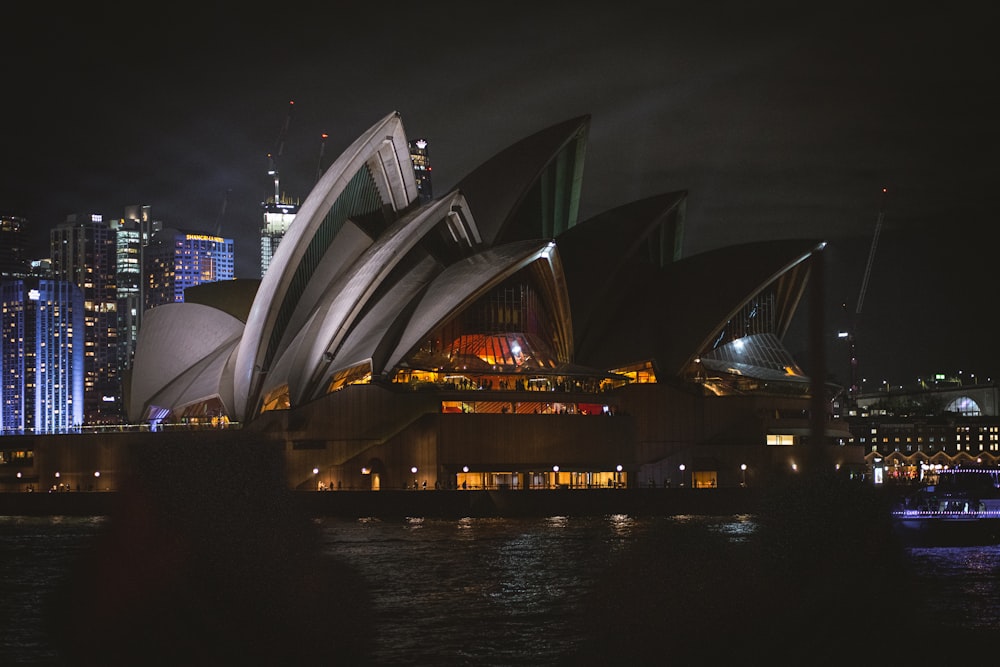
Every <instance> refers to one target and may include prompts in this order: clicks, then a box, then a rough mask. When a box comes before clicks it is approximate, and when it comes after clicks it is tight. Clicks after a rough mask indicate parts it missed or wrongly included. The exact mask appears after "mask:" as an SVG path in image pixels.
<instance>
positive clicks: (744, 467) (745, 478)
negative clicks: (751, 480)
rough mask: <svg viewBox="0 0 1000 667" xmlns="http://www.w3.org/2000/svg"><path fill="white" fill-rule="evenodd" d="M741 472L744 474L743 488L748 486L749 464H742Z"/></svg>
mask: <svg viewBox="0 0 1000 667" xmlns="http://www.w3.org/2000/svg"><path fill="white" fill-rule="evenodd" d="M740 472H742V473H743V484H742V486H746V485H747V464H746V463H741V464H740Z"/></svg>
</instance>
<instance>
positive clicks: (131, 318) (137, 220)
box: [111, 205, 163, 369]
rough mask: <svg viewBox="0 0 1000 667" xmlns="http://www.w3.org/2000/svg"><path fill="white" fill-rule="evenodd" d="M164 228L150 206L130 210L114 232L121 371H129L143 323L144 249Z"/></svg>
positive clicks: (116, 223) (128, 207)
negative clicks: (153, 217)
mask: <svg viewBox="0 0 1000 667" xmlns="http://www.w3.org/2000/svg"><path fill="white" fill-rule="evenodd" d="M162 227H163V224H162V223H161V222H158V221H154V220H153V219H152V216H151V209H150V207H149V206H148V205H142V206H139V205H135V206H127V207H126V208H125V214H124V216H122V218H121V219H119V220H113V221H112V222H111V228H112V230H114V232H115V281H116V284H117V293H118V294H117V299H118V367H119V369H125V368H129V367H130V366H131V365H132V357H133V355H134V354H135V342H136V340H137V338H138V336H139V325H140V324H141V323H142V311H143V307H142V304H143V297H142V288H143V280H142V265H143V257H144V254H145V248H146V246H147V245H149V242H150V239H151V238H152V235H153V233H155V232H157V231H159V230H160V229H162Z"/></svg>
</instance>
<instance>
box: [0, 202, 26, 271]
mask: <svg viewBox="0 0 1000 667" xmlns="http://www.w3.org/2000/svg"><path fill="white" fill-rule="evenodd" d="M27 235H28V221H27V220H25V219H24V218H21V217H18V216H16V215H0V276H20V275H24V274H25V273H27V271H28V262H27V257H26V248H25V247H26V244H27Z"/></svg>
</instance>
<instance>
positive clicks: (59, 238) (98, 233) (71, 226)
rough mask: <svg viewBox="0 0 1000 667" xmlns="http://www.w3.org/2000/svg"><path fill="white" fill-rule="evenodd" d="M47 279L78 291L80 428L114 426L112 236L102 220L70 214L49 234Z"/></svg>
mask: <svg viewBox="0 0 1000 667" xmlns="http://www.w3.org/2000/svg"><path fill="white" fill-rule="evenodd" d="M49 249H50V254H51V259H52V267H51V271H52V278H53V279H55V280H65V281H69V282H72V283H74V284H75V285H77V286H78V287H79V288H80V289H81V290H83V303H84V309H85V315H84V324H85V327H86V329H85V332H84V336H83V346H84V408H83V413H84V423H85V424H89V425H99V424H120V423H121V421H122V415H123V410H122V395H121V373H120V369H119V362H118V300H117V287H116V278H117V276H116V269H115V261H116V245H115V232H114V230H113V229H112V228H111V225H110V224H109V223H108V222H107V221H105V220H104V218H103V216H101V215H96V214H85V215H70V216H69V217H68V218H67V219H66V222H64V223H63V224H61V225H58V226H57V227H55V228H54V229H53V230H52V231H51V233H50V235H49Z"/></svg>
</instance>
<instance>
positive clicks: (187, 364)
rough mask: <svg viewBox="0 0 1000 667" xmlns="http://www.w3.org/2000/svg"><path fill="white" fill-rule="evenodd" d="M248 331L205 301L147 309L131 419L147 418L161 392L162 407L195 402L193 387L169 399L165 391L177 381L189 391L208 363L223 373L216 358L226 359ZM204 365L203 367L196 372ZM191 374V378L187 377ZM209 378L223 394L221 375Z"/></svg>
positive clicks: (138, 349) (134, 371)
mask: <svg viewBox="0 0 1000 667" xmlns="http://www.w3.org/2000/svg"><path fill="white" fill-rule="evenodd" d="M242 335H243V323H242V322H240V321H239V320H238V319H236V318H235V317H233V316H232V315H229V314H227V313H225V312H224V311H222V310H218V309H216V308H211V307H209V306H205V305H202V304H197V303H168V304H165V305H162V306H158V307H156V308H152V309H150V310H148V311H146V313H145V314H144V316H143V323H142V331H141V335H140V336H139V340H138V342H137V343H136V350H135V360H134V362H133V364H132V373H131V378H132V379H131V386H130V388H129V394H130V396H129V401H128V405H129V414H128V417H129V419H130V420H132V421H139V420H140V419H142V416H143V414H142V413H143V412H144V411H145V410H146V408H147V407H148V406H149V405H150V404H151V403H153V402H154V398H155V397H157V396H161V401H163V402H161V403H157V405H168V406H172V405H174V404H175V401H176V400H181V401H184V402H190V401H192V400H194V399H192V398H191V395H190V391H189V392H187V393H186V392H184V391H179V392H178V391H175V393H174V395H173V396H174V398H173V399H171V400H169V401H167V400H165V399H164V398H163V397H162V393H163V392H164V391H165V390H166V389H167V388H168V387H169V386H171V384H173V383H180V384H182V385H184V387H185V388H188V389H191V387H192V383H194V384H195V386H198V385H197V383H196V381H195V380H194V379H193V378H192V377H191V374H192V373H194V374H195V375H198V374H199V373H200V372H202V371H204V370H206V369H207V367H208V366H211V368H212V369H213V370H214V371H218V372H219V373H221V367H220V366H216V365H214V364H213V363H212V362H213V361H214V360H217V359H219V358H222V359H223V361H225V357H228V354H229V352H231V350H232V349H233V347H234V346H235V344H236V342H237V341H239V340H240V338H241V336H242ZM199 368H200V369H201V371H199V370H193V369H199ZM185 376H187V378H188V379H186V380H181V378H182V377H185ZM207 382H208V384H209V385H211V386H213V387H214V389H213V391H212V393H219V391H220V390H219V387H220V384H221V382H222V379H221V375H218V376H213V377H208V379H207ZM176 386H177V385H175V387H176ZM201 386H204V385H201ZM191 390H193V389H191ZM230 402H231V399H230Z"/></svg>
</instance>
